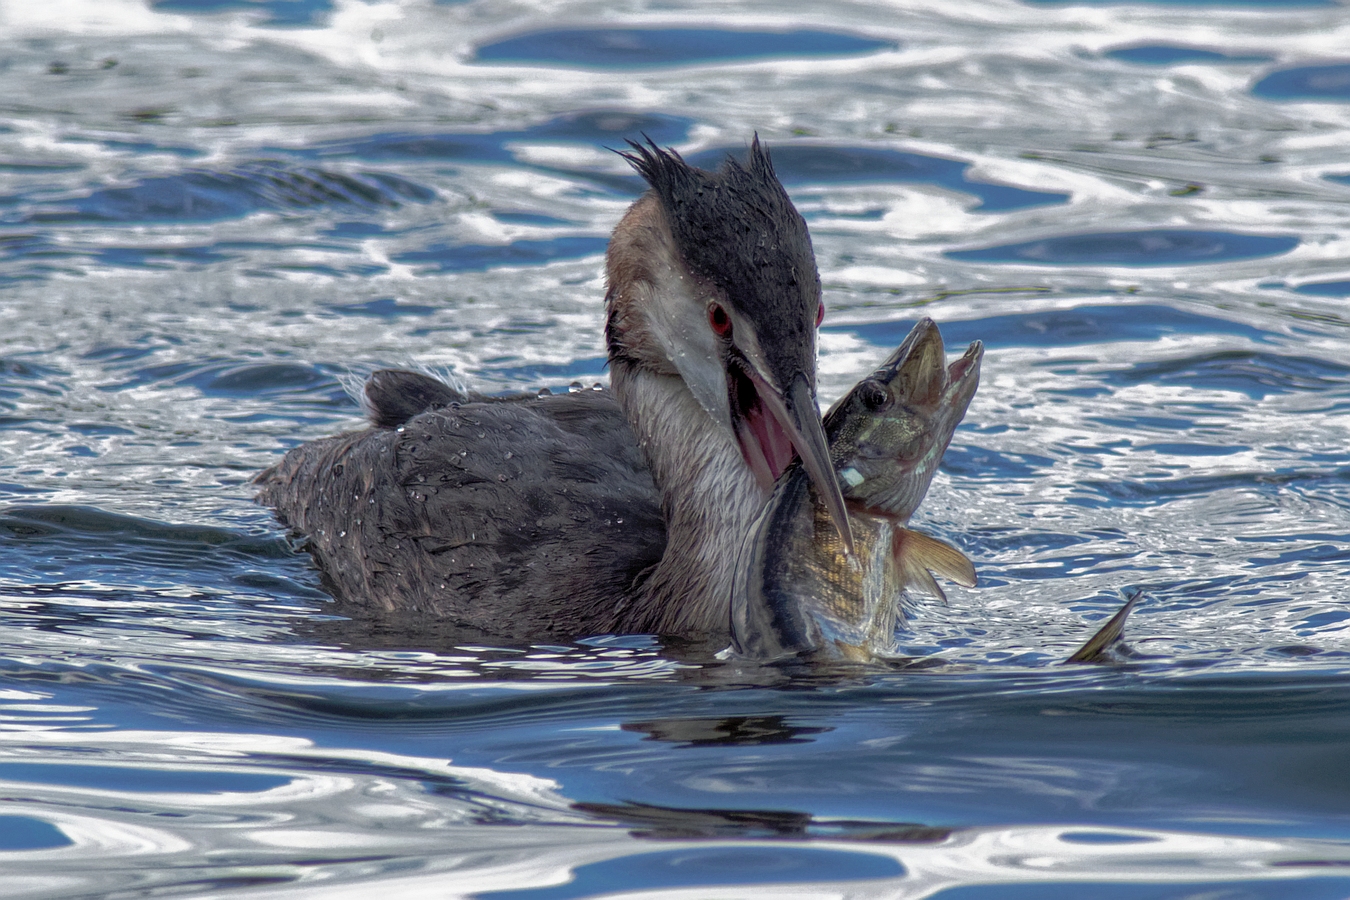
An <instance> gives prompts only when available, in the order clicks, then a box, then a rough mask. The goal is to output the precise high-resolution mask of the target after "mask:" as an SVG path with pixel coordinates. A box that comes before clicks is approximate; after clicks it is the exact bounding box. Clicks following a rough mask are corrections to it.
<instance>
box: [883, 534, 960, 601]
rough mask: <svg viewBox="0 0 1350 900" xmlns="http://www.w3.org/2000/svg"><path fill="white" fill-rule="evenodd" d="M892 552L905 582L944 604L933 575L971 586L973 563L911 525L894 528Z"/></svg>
mask: <svg viewBox="0 0 1350 900" xmlns="http://www.w3.org/2000/svg"><path fill="white" fill-rule="evenodd" d="M894 552H895V561H896V563H898V564H899V566H900V571H901V574H902V575H903V576H904V580H905V584H907V585H914V586H915V587H918V588H920V589H922V590H924V591H926V592H928V593H930V594H932V595H933V596H935V597H937V598H938V599H940V600H942V601H943V602H944V603H945V602H946V601H947V595H946V594H945V593H943V591H942V588H941V587H939V586H938V583H937V581H936V580H935V579H934V578H933V576H934V575H941V576H942V577H943V578H946V579H948V580H950V581H954V582H956V583H957V584H960V585H964V586H965V587H974V586H975V564H974V563H972V562H971V561H970V559H969V558H967V556H966V555H965V554H964V553H962V552H961V551H960V550H957V549H956V548H955V547H953V546H952V545H951V544H949V543H947V542H946V541H940V540H938V539H937V538H935V537H931V536H929V535H926V534H924V533H923V532H922V531H915V530H913V529H911V528H897V529H896V530H895V539H894Z"/></svg>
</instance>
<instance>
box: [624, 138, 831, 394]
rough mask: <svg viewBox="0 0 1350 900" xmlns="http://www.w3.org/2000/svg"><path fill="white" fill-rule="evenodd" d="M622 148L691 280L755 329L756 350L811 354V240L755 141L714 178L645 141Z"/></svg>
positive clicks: (814, 278)
mask: <svg viewBox="0 0 1350 900" xmlns="http://www.w3.org/2000/svg"><path fill="white" fill-rule="evenodd" d="M644 137H646V135H644ZM629 146H630V147H632V148H633V149H632V152H624V153H622V154H621V155H622V156H623V157H624V158H625V159H627V160H628V162H629V164H631V165H632V166H633V168H634V169H635V170H637V173H638V174H639V175H641V176H642V177H643V179H645V180H646V182H647V184H649V185H651V189H652V193H654V194H655V195H656V197H657V199H658V200H659V201H660V203H661V207H662V209H663V210H664V211H665V214H666V220H667V222H668V223H669V225H670V230H671V234H672V236H673V237H674V239H675V244H676V247H677V249H678V250H679V252H680V255H681V256H682V257H683V259H684V261H685V263H686V264H687V265H688V266H689V269H690V270H691V271H692V273H693V274H695V275H697V276H698V277H699V278H701V279H703V280H705V281H707V282H709V283H710V284H711V285H712V286H713V287H715V288H716V289H717V291H718V292H719V293H720V294H722V295H723V296H724V297H725V298H726V300H727V301H729V302H730V303H731V304H732V306H733V307H735V308H736V309H737V310H738V311H740V312H741V313H742V314H743V315H745V316H747V317H749V318H750V319H752V320H753V321H754V322H755V325H756V328H757V330H758V332H759V335H760V341H761V343H768V344H773V345H776V346H782V347H787V346H804V347H810V348H814V346H815V341H814V326H815V317H816V307H817V305H818V304H819V302H820V278H819V276H818V275H817V273H816V258H815V253H814V251H813V250H812V248H811V237H810V235H809V234H808V232H807V230H806V222H805V221H803V220H802V217H801V215H800V214H798V212H797V209H796V207H794V206H793V205H792V201H791V200H790V199H789V198H788V195H787V191H786V190H784V189H783V185H782V184H781V183H779V181H778V177H777V176H776V175H775V174H774V170H773V161H772V160H771V159H770V158H769V153H768V151H767V150H765V149H764V147H763V146H762V145H761V144H760V142H759V136H758V135H756V136H755V139H754V140H753V141H752V142H751V144H750V148H749V152H748V153H747V154H746V161H745V162H744V163H742V162H740V161H739V160H737V159H735V158H734V157H732V156H730V155H728V157H727V159H726V161H725V162H724V163H723V164H722V166H721V167H720V168H719V169H718V170H717V171H716V172H708V171H705V170H703V169H699V168H696V167H694V166H691V165H690V164H689V163H687V162H685V161H684V159H683V158H682V157H681V156H680V154H679V153H677V152H675V151H674V150H670V149H662V148H660V147H658V146H656V144H655V143H654V142H653V141H652V140H651V138H647V143H646V144H645V145H644V144H639V143H637V142H634V141H629ZM813 352H814V351H813ZM812 368H813V369H814V366H813V367H812Z"/></svg>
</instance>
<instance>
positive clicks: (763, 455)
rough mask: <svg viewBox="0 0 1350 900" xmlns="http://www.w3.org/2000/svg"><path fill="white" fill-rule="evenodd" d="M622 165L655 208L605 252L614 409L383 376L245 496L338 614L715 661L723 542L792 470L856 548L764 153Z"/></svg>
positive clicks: (794, 236) (801, 261)
mask: <svg viewBox="0 0 1350 900" xmlns="http://www.w3.org/2000/svg"><path fill="white" fill-rule="evenodd" d="M631 146H632V152H630V153H625V154H623V155H624V156H625V158H626V159H627V160H628V161H629V163H631V164H632V166H633V168H634V169H636V170H637V172H638V173H639V174H641V175H642V177H643V178H644V179H645V180H646V181H647V184H648V185H649V186H650V189H649V190H648V191H647V192H646V193H645V194H644V195H643V196H642V197H641V198H640V199H639V200H638V201H637V202H636V203H634V204H633V206H632V207H631V208H629V210H628V212H627V214H625V215H624V217H623V219H622V220H621V221H620V222H619V224H618V226H617V227H616V228H615V229H614V234H613V237H612V238H611V240H610V244H609V249H608V251H607V253H606V271H607V275H608V294H607V296H606V320H605V338H606V342H607V345H608V351H609V365H610V370H611V384H612V390H610V391H579V392H575V393H569V394H560V395H556V396H554V395H545V396H536V395H534V394H529V395H524V396H516V397H505V398H489V397H483V396H479V395H474V394H463V393H460V392H458V391H455V390H454V389H452V388H450V387H448V386H446V385H444V384H442V383H441V382H439V381H437V380H435V379H432V378H429V377H426V376H423V375H419V374H417V373H413V372H405V371H400V370H382V371H379V372H376V373H375V374H374V375H372V376H371V378H370V380H369V381H368V382H367V383H366V386H365V390H364V402H365V405H366V409H367V412H368V413H369V417H370V419H371V427H370V428H368V429H365V430H362V431H355V432H350V433H347V434H341V435H337V436H336V437H331V438H326V439H323V440H317V441H312V442H310V443H307V444H303V445H301V446H299V447H296V448H294V449H293V450H291V451H290V452H288V453H287V454H286V456H285V458H284V459H283V460H282V461H281V462H280V463H278V464H277V465H276V466H273V467H272V468H270V469H268V470H266V471H265V472H263V473H262V474H260V475H259V476H258V479H257V480H258V482H259V484H261V486H262V489H261V492H260V494H259V500H260V502H262V503H265V504H267V505H269V506H271V507H273V508H274V509H275V510H276V514H277V517H278V518H279V519H280V520H281V521H282V522H283V523H284V524H286V525H288V526H289V527H291V528H292V529H293V530H295V531H296V532H298V533H299V534H301V535H304V536H305V537H306V538H307V539H308V547H309V549H310V551H311V552H312V553H313V555H314V557H315V559H316V561H317V563H318V565H319V568H320V569H321V570H322V572H323V575H324V579H325V583H326V585H327V586H328V588H329V589H330V590H331V591H332V592H333V593H334V594H335V596H337V597H338V598H339V599H340V600H341V601H344V602H345V603H346V604H349V605H353V606H355V607H357V608H363V609H368V610H371V611H391V612H393V611H400V612H405V613H412V614H414V615H417V616H421V615H425V616H434V617H436V618H438V619H444V620H449V621H453V622H455V623H458V624H460V625H464V626H468V627H471V628H474V629H478V630H481V631H484V632H488V633H490V634H495V635H500V636H503V637H508V638H517V639H539V638H547V637H554V638H575V637H583V636H586V635H593V634H603V633H654V634H661V635H671V636H682V637H688V638H695V639H709V640H724V639H727V638H728V637H729V616H730V612H729V609H730V598H731V594H732V584H733V580H734V575H735V573H736V567H737V554H738V551H739V548H740V546H741V544H742V539H743V537H744V536H745V535H746V533H747V532H748V531H749V529H750V526H751V524H752V523H753V522H754V520H755V518H756V516H757V515H758V514H759V512H760V511H761V509H763V507H764V504H765V501H766V500H767V498H768V496H769V493H770V491H771V489H772V487H773V484H774V481H775V479H776V478H777V477H778V476H779V475H780V474H781V473H782V472H783V470H784V469H785V468H787V466H788V465H789V463H791V462H792V460H793V459H794V458H795V457H800V459H801V460H802V466H803V468H804V469H805V470H806V472H807V474H808V475H809V477H810V480H811V481H812V483H813V484H815V485H816V487H817V490H818V491H819V493H820V495H821V497H822V498H823V499H824V502H825V505H826V508H827V510H828V514H829V516H830V518H831V520H832V521H833V522H834V524H835V526H836V527H837V528H838V530H839V532H840V534H841V536H842V538H843V540H844V541H845V544H846V545H847V546H850V547H851V541H852V536H851V533H850V531H849V520H848V515H847V513H846V511H845V508H844V500H843V496H842V494H841V491H840V487H839V484H838V482H837V480H836V478H835V476H834V472H833V470H832V468H831V465H830V457H829V452H828V449H827V446H826V441H825V435H824V431H823V430H822V427H821V420H820V413H819V411H818V409H817V407H816V400H815V382H816V378H815V371H816V366H815V360H816V328H817V326H818V325H819V324H820V320H821V317H822V315H823V311H824V307H823V305H822V303H821V293H820V279H819V276H818V274H817V272H816V262H815V255H814V252H813V251H812V248H811V239H810V236H809V234H808V233H807V228H806V223H805V222H804V221H803V220H802V217H801V216H800V215H799V214H798V212H797V210H796V209H795V208H794V207H793V205H792V202H791V201H790V200H789V199H788V196H787V193H786V191H784V190H783V187H782V185H781V184H780V183H779V181H778V179H777V177H776V176H775V175H774V171H773V165H772V163H771V162H770V159H769V155H768V153H767V152H766V151H765V150H764V149H763V148H761V146H760V144H759V141H758V138H756V139H755V141H754V142H753V143H752V144H751V146H750V151H749V154H748V158H747V161H746V163H745V164H743V165H742V164H741V163H738V162H736V161H735V160H733V159H728V160H727V161H726V163H725V164H724V165H723V166H722V167H721V169H720V170H719V171H717V172H715V173H712V172H706V171H703V170H701V169H697V168H694V167H692V166H690V165H689V164H687V163H686V162H685V161H684V160H683V159H681V158H680V156H679V155H678V154H677V153H675V152H674V151H671V150H662V149H660V148H658V147H657V146H656V145H655V144H652V143H651V142H648V145H647V146H641V145H638V144H632V145H631Z"/></svg>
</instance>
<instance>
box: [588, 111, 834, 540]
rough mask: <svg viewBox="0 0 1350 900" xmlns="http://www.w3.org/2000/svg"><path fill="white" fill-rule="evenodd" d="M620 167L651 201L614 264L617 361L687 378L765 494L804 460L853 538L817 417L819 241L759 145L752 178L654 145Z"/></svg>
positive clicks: (619, 234) (636, 148) (645, 201)
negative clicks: (815, 246)
mask: <svg viewBox="0 0 1350 900" xmlns="http://www.w3.org/2000/svg"><path fill="white" fill-rule="evenodd" d="M631 146H632V148H633V149H632V152H630V153H624V154H623V156H624V157H625V158H626V159H627V160H628V161H629V163H630V164H632V166H633V168H634V169H636V170H637V172H638V173H639V174H640V175H642V177H643V178H644V179H646V181H647V183H648V184H649V185H650V186H651V190H649V191H648V192H647V194H645V195H644V196H643V197H642V199H640V200H639V201H638V202H637V203H635V204H634V205H633V207H632V208H631V209H630V210H629V212H628V214H627V215H626V216H624V219H623V221H621V222H620V223H619V226H618V227H617V228H616V229H615V231H614V237H613V239H612V240H611V242H610V246H609V252H608V254H607V258H606V262H607V270H608V276H609V295H608V298H607V302H608V316H607V319H606V328H605V331H606V338H607V340H608V343H609V350H610V358H611V359H612V360H622V361H624V362H627V363H629V364H631V365H633V366H636V367H640V368H644V369H647V370H649V371H652V372H655V373H657V374H662V375H672V376H676V377H678V378H680V379H681V380H682V381H683V382H684V383H685V385H686V386H687V387H688V388H689V391H690V393H692V394H693V395H694V397H695V398H696V399H697V400H698V402H699V405H701V406H702V408H703V409H704V411H705V412H707V414H708V416H709V417H710V419H711V420H712V422H713V423H715V425H716V426H717V427H718V428H722V429H725V430H726V431H727V432H729V433H730V434H731V435H732V436H734V439H735V441H736V443H737V445H738V446H739V447H740V450H741V454H742V456H743V457H744V459H745V463H746V465H747V466H748V467H749V468H750V471H751V472H753V473H754V476H755V479H756V480H757V481H758V483H759V485H760V487H761V488H762V489H763V490H764V492H765V496H767V495H768V492H769V490H770V488H772V486H773V483H774V481H775V479H776V478H777V477H778V476H779V475H780V474H781V473H782V472H783V470H784V469H786V468H787V466H788V464H789V463H791V462H792V459H793V457H794V455H797V456H800V457H801V460H802V463H803V466H804V467H805V469H806V471H807V473H808V474H809V475H810V477H811V480H812V481H813V483H814V484H815V485H816V489H817V490H818V491H819V492H820V495H821V496H822V497H823V498H824V499H825V501H826V505H827V507H828V508H829V510H830V514H831V518H832V519H833V520H834V523H835V525H836V526H837V527H838V528H839V531H840V533H841V535H843V537H844V541H845V544H846V545H847V546H848V547H849V548H850V550H851V548H852V534H851V531H850V529H849V522H848V516H847V514H846V512H845V508H844V500H843V496H842V494H841V492H840V488H839V484H838V481H837V480H836V478H835V474H834V470H833V468H832V467H831V465H830V456H829V450H828V446H827V444H826V440H825V433H824V430H823V429H822V427H821V422H820V414H819V412H818V411H817V408H816V400H815V389H816V377H815V373H816V328H817V326H818V325H819V324H820V320H821V317H822V315H823V312H824V306H823V305H822V302H821V292H820V276H819V274H818V273H817V271H816V260H815V253H814V252H813V250H812V248H811V237H810V235H809V234H808V232H807V229H806V222H805V221H803V219H802V217H801V215H800V214H798V212H797V210H796V208H795V207H794V206H793V205H792V201H791V200H789V199H788V196H787V192H786V191H785V190H784V189H783V186H782V184H780V183H779V181H778V178H777V176H775V174H774V171H773V164H772V162H771V161H770V159H769V155H768V153H767V152H766V151H765V150H764V149H763V148H762V147H761V146H760V144H759V139H758V137H756V138H755V140H754V142H753V143H752V144H751V146H750V153H749V157H748V160H747V162H746V164H745V165H742V164H740V163H739V162H737V161H736V160H734V159H730V158H729V159H728V160H727V161H726V163H725V164H724V165H723V166H722V168H721V169H720V170H718V171H717V172H715V173H714V172H706V171H703V170H701V169H697V168H694V167H693V166H690V165H689V164H688V163H686V162H685V161H684V160H683V159H681V158H680V156H679V154H677V153H675V152H674V151H672V150H662V149H660V148H658V147H657V146H656V145H655V144H653V143H651V142H650V141H649V142H648V144H647V145H646V146H642V145H640V144H636V143H632V144H631Z"/></svg>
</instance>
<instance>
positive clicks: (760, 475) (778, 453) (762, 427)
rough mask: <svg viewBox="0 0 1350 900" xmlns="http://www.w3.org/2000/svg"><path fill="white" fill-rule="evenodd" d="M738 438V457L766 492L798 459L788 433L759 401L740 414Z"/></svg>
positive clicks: (757, 399)
mask: <svg viewBox="0 0 1350 900" xmlns="http://www.w3.org/2000/svg"><path fill="white" fill-rule="evenodd" d="M737 437H739V438H740V444H741V454H742V455H743V456H745V461H746V463H747V464H748V465H749V466H750V471H752V472H754V473H755V480H757V481H758V482H759V484H760V486H761V487H763V488H764V489H765V490H768V489H769V488H771V487H773V483H774V482H775V481H777V480H778V476H779V475H782V474H783V470H784V469H786V468H787V467H788V466H789V465H790V464H791V463H792V460H793V459H794V458H795V457H796V455H797V451H796V448H794V447H793V446H792V439H791V438H789V437H788V434H787V431H786V430H785V429H784V428H783V426H782V424H781V423H780V422H779V421H778V419H776V418H775V417H774V415H773V413H771V412H769V410H767V409H765V407H764V404H763V403H761V402H760V401H759V398H758V397H756V398H755V402H754V404H753V405H751V407H750V408H749V409H747V410H745V412H744V413H743V415H742V419H741V429H740V433H739V434H738V435H737Z"/></svg>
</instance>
